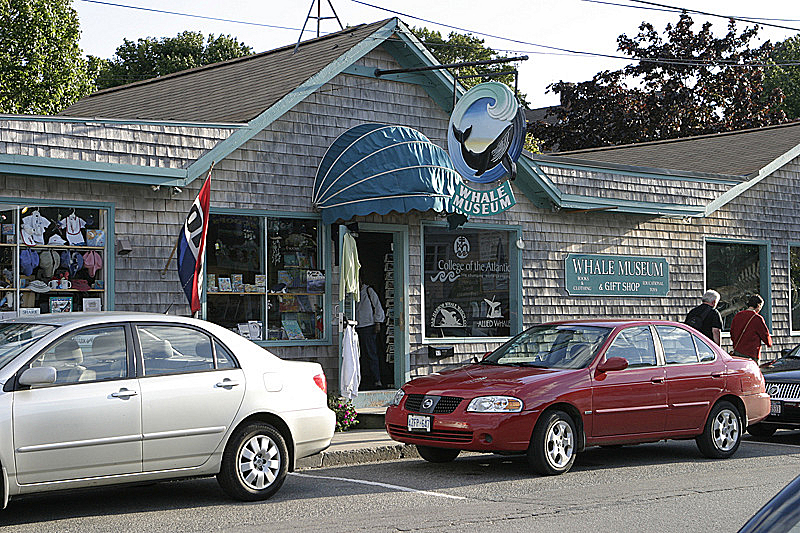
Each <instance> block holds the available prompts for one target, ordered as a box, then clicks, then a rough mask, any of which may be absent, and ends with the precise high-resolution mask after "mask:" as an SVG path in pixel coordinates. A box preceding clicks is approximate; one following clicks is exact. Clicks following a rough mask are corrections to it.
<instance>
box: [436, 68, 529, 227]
mask: <svg viewBox="0 0 800 533" xmlns="http://www.w3.org/2000/svg"><path fill="white" fill-rule="evenodd" d="M524 142H525V113H524V111H523V110H522V107H521V106H520V105H519V102H518V101H517V99H516V97H515V96H514V93H513V92H512V91H511V89H510V88H509V87H508V86H507V85H505V84H502V83H498V82H495V81H491V82H488V83H481V84H479V85H476V86H475V87H473V88H472V89H470V90H469V91H467V92H466V93H465V94H464V96H462V97H461V99H460V100H459V101H458V103H457V104H456V106H455V108H454V109H453V114H452V115H451V116H450V124H449V125H448V128H447V151H448V153H449V154H450V160H451V161H452V162H453V167H454V168H455V169H456V171H457V172H458V173H459V174H460V175H461V176H462V177H463V178H464V179H466V180H469V181H474V182H476V183H492V182H495V181H497V180H499V179H500V178H502V177H503V176H505V175H506V174H508V175H509V176H510V178H511V180H513V179H514V178H515V177H516V173H517V166H516V161H517V160H518V159H519V156H520V155H521V154H522V145H523V144H524ZM459 185H460V186H459V187H458V188H457V191H456V194H455V195H454V196H453V198H452V202H451V203H452V208H453V210H454V211H455V212H460V213H464V214H466V215H473V216H491V215H494V214H497V213H499V212H501V211H505V210H506V209H508V208H509V207H511V206H513V205H514V204H515V203H516V200H515V199H514V195H513V193H512V192H511V186H510V185H509V184H508V182H506V183H505V184H503V185H502V186H500V187H498V188H496V189H491V190H487V191H476V190H475V189H470V188H469V187H466V186H465V185H463V184H459ZM509 202H510V203H509Z"/></svg>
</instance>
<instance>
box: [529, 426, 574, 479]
mask: <svg viewBox="0 0 800 533" xmlns="http://www.w3.org/2000/svg"><path fill="white" fill-rule="evenodd" d="M577 435H578V432H577V431H576V429H575V422H573V420H572V417H570V416H569V415H568V414H567V413H565V412H564V411H550V412H546V413H544V414H543V415H542V416H541V417H539V421H538V422H536V427H535V428H534V429H533V437H531V444H530V446H529V447H528V464H530V466H531V468H533V470H534V471H536V472H538V473H539V474H542V475H543V476H554V475H558V474H563V473H564V472H567V471H569V469H570V468H572V464H573V463H574V462H575V454H576V453H577V449H576V447H575V442H576V440H577Z"/></svg>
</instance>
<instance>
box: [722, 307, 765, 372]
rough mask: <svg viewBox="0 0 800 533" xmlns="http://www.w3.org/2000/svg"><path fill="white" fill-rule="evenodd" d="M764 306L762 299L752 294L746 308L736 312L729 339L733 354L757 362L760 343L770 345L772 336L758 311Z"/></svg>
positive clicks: (759, 354) (759, 357) (759, 355)
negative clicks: (731, 342) (731, 343)
mask: <svg viewBox="0 0 800 533" xmlns="http://www.w3.org/2000/svg"><path fill="white" fill-rule="evenodd" d="M763 306H764V299H763V298H761V296H759V295H758V294H754V295H752V296H750V298H748V299H747V309H743V310H741V311H739V312H738V313H736V316H735V317H733V322H731V340H732V341H733V355H735V356H737V357H747V358H749V359H752V360H753V361H755V362H756V364H758V363H759V361H760V360H761V343H762V342H763V343H764V344H766V345H767V347H770V346H772V337H771V336H770V334H769V330H768V329H767V323H766V322H764V317H762V316H761V315H759V314H758V313H759V311H761V308H762V307H763Z"/></svg>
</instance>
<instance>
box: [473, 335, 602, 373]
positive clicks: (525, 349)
mask: <svg viewBox="0 0 800 533" xmlns="http://www.w3.org/2000/svg"><path fill="white" fill-rule="evenodd" d="M609 333H611V328H605V327H600V326H586V325H582V324H554V325H543V326H534V327H532V328H530V329H528V330H526V331H523V332H522V333H520V334H519V335H517V336H516V337H514V338H513V339H511V340H510V341H508V342H507V343H505V344H504V345H503V346H501V347H500V348H498V349H497V350H495V351H494V352H492V353H491V354H489V355H488V356H486V358H485V359H484V360H483V361H481V364H490V365H491V364H494V365H511V366H534V367H540V368H585V367H586V366H588V365H589V363H590V362H591V361H592V359H594V356H595V354H597V350H599V349H600V347H601V346H602V345H603V342H604V341H605V340H606V338H607V337H608V334H609Z"/></svg>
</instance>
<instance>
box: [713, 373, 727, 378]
mask: <svg viewBox="0 0 800 533" xmlns="http://www.w3.org/2000/svg"><path fill="white" fill-rule="evenodd" d="M723 374H724V372H712V373H711V377H712V378H721V377H722V376H723Z"/></svg>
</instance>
